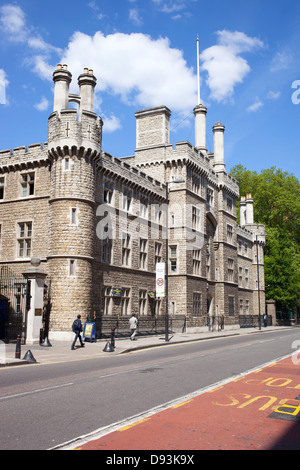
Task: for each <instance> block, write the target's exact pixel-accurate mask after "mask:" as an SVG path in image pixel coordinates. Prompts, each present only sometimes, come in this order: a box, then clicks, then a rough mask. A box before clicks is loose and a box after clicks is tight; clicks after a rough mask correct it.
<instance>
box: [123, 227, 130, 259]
mask: <svg viewBox="0 0 300 470" xmlns="http://www.w3.org/2000/svg"><path fill="white" fill-rule="evenodd" d="M130 252H131V241H130V235H129V233H124V234H123V237H122V264H123V265H124V266H130Z"/></svg>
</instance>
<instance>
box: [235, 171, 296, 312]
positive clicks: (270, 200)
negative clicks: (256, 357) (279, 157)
mask: <svg viewBox="0 0 300 470" xmlns="http://www.w3.org/2000/svg"><path fill="white" fill-rule="evenodd" d="M230 174H231V175H232V176H233V177H234V178H236V179H237V180H238V182H239V184H240V195H241V196H242V195H246V194H249V193H251V194H252V197H253V199H254V219H255V222H256V223H261V224H264V225H265V227H266V233H267V238H266V246H265V282H266V298H267V299H274V300H276V302H277V304H279V305H280V306H286V307H292V306H296V305H297V306H300V263H299V261H300V230H299V218H300V217H299V216H300V183H299V180H298V179H297V178H296V177H295V176H294V175H293V174H290V173H287V172H283V171H282V170H280V169H277V168H276V167H271V168H270V169H266V170H262V171H261V173H259V174H258V173H257V172H256V171H250V170H247V169H246V168H245V167H244V166H242V165H236V166H235V167H233V168H232V169H231V172H230ZM238 220H239V218H238Z"/></svg>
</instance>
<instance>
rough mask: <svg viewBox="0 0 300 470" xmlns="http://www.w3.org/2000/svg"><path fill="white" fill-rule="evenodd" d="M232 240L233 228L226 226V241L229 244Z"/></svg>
mask: <svg viewBox="0 0 300 470" xmlns="http://www.w3.org/2000/svg"><path fill="white" fill-rule="evenodd" d="M232 238H233V226H232V225H227V241H228V242H230V243H231V242H232Z"/></svg>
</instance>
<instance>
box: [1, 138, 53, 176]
mask: <svg viewBox="0 0 300 470" xmlns="http://www.w3.org/2000/svg"><path fill="white" fill-rule="evenodd" d="M47 160H48V144H47V143H45V145H44V146H43V144H41V143H39V144H33V145H29V147H27V146H22V147H16V148H14V149H13V150H12V149H9V150H1V151H0V171H2V172H4V171H8V170H20V169H24V168H27V167H33V166H39V165H40V164H42V163H45V162H46V161H47Z"/></svg>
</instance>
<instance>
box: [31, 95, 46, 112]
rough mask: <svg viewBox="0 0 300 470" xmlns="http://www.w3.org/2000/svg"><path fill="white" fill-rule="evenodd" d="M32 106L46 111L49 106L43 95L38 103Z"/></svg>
mask: <svg viewBox="0 0 300 470" xmlns="http://www.w3.org/2000/svg"><path fill="white" fill-rule="evenodd" d="M34 107H35V108H36V109H37V110H38V111H46V110H47V109H48V108H49V101H48V100H47V98H45V97H44V96H43V97H42V99H41V101H40V102H39V103H36V104H35V105H34Z"/></svg>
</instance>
